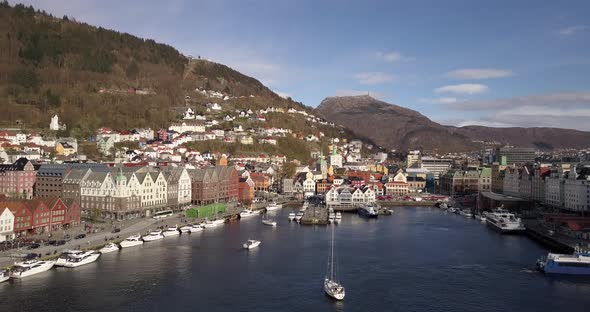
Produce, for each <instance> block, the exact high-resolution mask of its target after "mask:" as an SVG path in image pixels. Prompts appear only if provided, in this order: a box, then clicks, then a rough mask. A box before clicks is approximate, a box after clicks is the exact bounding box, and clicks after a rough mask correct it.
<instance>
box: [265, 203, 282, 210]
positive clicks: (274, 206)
mask: <svg viewBox="0 0 590 312" xmlns="http://www.w3.org/2000/svg"><path fill="white" fill-rule="evenodd" d="M281 208H283V205H277V203H274V202H273V203H271V204H270V205H268V206H266V211H274V210H279V209H281Z"/></svg>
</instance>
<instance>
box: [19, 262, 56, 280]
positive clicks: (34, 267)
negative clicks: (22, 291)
mask: <svg viewBox="0 0 590 312" xmlns="http://www.w3.org/2000/svg"><path fill="white" fill-rule="evenodd" d="M54 265H55V261H39V260H29V261H24V262H17V263H15V264H14V268H13V269H12V271H11V272H10V277H12V278H23V277H27V276H31V275H35V274H39V273H42V272H45V271H48V270H50V269H51V268H53V266H54Z"/></svg>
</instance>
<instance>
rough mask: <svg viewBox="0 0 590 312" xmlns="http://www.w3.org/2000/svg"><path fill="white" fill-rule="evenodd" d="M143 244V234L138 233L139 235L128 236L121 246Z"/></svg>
mask: <svg viewBox="0 0 590 312" xmlns="http://www.w3.org/2000/svg"><path fill="white" fill-rule="evenodd" d="M142 244H143V240H142V239H141V235H139V234H137V235H133V236H129V237H127V238H126V239H125V240H123V241H122V242H121V243H120V244H119V245H121V248H127V247H133V246H139V245H142Z"/></svg>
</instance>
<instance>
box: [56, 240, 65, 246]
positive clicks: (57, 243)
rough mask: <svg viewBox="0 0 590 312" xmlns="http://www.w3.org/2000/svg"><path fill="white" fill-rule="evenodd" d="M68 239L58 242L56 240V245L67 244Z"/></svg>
mask: <svg viewBox="0 0 590 312" xmlns="http://www.w3.org/2000/svg"><path fill="white" fill-rule="evenodd" d="M65 244H66V241H65V240H63V239H62V240H58V241H57V242H55V246H61V245H65Z"/></svg>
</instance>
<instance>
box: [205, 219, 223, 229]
mask: <svg viewBox="0 0 590 312" xmlns="http://www.w3.org/2000/svg"><path fill="white" fill-rule="evenodd" d="M224 223H225V220H224V219H217V220H211V221H207V222H205V225H204V227H205V228H206V229H208V228H214V227H218V226H220V225H223V224H224Z"/></svg>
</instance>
